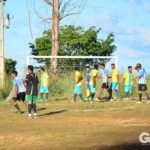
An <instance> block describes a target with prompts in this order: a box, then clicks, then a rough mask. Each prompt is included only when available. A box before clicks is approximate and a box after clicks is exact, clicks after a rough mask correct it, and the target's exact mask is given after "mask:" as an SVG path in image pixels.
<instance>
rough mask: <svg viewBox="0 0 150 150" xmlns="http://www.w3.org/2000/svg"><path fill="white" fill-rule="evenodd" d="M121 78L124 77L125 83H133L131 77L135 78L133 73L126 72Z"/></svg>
mask: <svg viewBox="0 0 150 150" xmlns="http://www.w3.org/2000/svg"><path fill="white" fill-rule="evenodd" d="M123 78H124V79H125V85H133V79H134V78H135V74H134V73H129V72H126V73H125V74H124V75H123Z"/></svg>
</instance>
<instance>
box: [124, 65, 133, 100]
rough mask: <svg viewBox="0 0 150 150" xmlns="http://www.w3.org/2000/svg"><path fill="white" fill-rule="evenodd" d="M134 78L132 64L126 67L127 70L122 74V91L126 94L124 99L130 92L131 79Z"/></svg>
mask: <svg viewBox="0 0 150 150" xmlns="http://www.w3.org/2000/svg"><path fill="white" fill-rule="evenodd" d="M134 79H135V75H134V73H133V70H132V66H129V67H128V72H126V73H125V74H124V75H123V83H124V91H125V94H126V98H125V100H128V98H129V94H131V92H132V86H133V81H134Z"/></svg>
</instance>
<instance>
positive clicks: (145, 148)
mask: <svg viewBox="0 0 150 150" xmlns="http://www.w3.org/2000/svg"><path fill="white" fill-rule="evenodd" d="M93 149H96V150H150V145H142V144H141V143H123V144H118V145H113V146H106V147H102V148H99V147H93Z"/></svg>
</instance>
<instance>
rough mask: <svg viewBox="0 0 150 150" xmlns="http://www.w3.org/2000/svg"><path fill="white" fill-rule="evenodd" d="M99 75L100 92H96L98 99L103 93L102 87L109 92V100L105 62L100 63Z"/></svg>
mask: <svg viewBox="0 0 150 150" xmlns="http://www.w3.org/2000/svg"><path fill="white" fill-rule="evenodd" d="M99 73H100V76H101V78H102V85H101V89H100V92H99V94H98V100H100V99H101V96H102V94H103V91H104V89H106V90H107V92H108V93H109V98H108V99H109V100H110V99H111V95H112V94H111V91H110V89H109V83H108V70H107V69H105V64H101V65H100V72H99Z"/></svg>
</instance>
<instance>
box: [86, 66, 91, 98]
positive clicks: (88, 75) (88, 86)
mask: <svg viewBox="0 0 150 150" xmlns="http://www.w3.org/2000/svg"><path fill="white" fill-rule="evenodd" d="M90 77H91V67H90V65H89V64H87V65H86V94H87V97H89V96H90Z"/></svg>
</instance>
